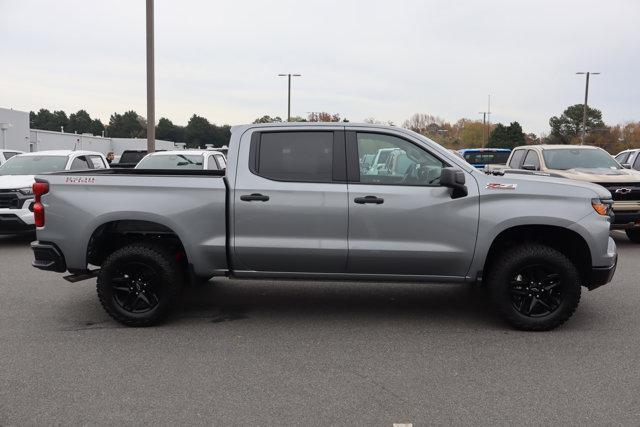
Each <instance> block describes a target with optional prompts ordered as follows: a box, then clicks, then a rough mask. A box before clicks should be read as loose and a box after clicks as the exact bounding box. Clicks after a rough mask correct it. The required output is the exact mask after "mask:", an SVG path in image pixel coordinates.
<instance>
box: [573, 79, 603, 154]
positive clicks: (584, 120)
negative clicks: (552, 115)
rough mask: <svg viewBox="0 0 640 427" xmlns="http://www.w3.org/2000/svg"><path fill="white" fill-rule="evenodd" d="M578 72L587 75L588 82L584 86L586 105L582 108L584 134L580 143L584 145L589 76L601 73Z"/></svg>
mask: <svg viewBox="0 0 640 427" xmlns="http://www.w3.org/2000/svg"><path fill="white" fill-rule="evenodd" d="M576 74H585V75H586V82H585V87H584V107H583V109H582V135H580V145H584V137H585V134H586V133H587V101H588V100H589V76H590V75H594V76H595V75H598V74H600V73H594V72H591V71H578V72H577V73H576Z"/></svg>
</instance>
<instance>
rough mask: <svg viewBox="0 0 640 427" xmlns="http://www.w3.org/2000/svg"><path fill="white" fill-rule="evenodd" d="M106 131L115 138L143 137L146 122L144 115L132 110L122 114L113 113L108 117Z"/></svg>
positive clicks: (145, 130)
mask: <svg viewBox="0 0 640 427" xmlns="http://www.w3.org/2000/svg"><path fill="white" fill-rule="evenodd" d="M107 133H108V135H109V136H112V137H115V138H145V137H146V136H147V123H146V120H145V119H144V117H142V116H140V115H139V114H138V113H136V112H135V111H133V110H131V111H127V112H125V113H124V114H118V113H113V114H112V115H111V117H110V118H109V125H108V126H107Z"/></svg>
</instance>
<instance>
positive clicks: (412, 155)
mask: <svg viewBox="0 0 640 427" xmlns="http://www.w3.org/2000/svg"><path fill="white" fill-rule="evenodd" d="M383 148H393V149H394V150H393V155H392V156H390V158H389V161H388V162H387V163H386V164H385V166H384V168H383V169H379V170H373V169H366V168H363V167H359V165H360V164H362V162H361V161H360V159H363V158H365V156H367V155H368V154H370V153H374V152H376V151H378V150H380V149H383ZM347 161H348V175H349V260H348V272H349V273H355V274H373V275H418V276H431V277H443V276H447V277H463V276H465V275H466V273H467V271H468V269H469V266H470V264H471V260H472V258H473V251H474V247H475V242H476V233H477V228H478V209H479V205H478V188H477V184H476V182H475V179H474V178H473V177H472V175H471V174H468V173H466V172H465V173H466V174H467V176H466V180H467V187H468V190H469V194H468V195H467V196H466V197H462V198H457V199H452V198H451V195H450V190H449V189H448V188H445V187H441V186H440V184H439V180H440V174H441V171H442V168H443V167H445V166H449V165H448V164H447V163H446V162H445V161H443V160H442V159H441V158H439V157H438V155H436V154H434V153H432V152H430V151H429V150H428V149H427V147H426V146H425V145H423V144H420V143H418V142H417V141H415V140H411V139H409V138H408V137H406V136H403V135H402V134H399V133H398V134H392V133H387V131H385V132H381V133H371V132H370V131H366V130H363V131H362V132H354V131H348V132H347Z"/></svg>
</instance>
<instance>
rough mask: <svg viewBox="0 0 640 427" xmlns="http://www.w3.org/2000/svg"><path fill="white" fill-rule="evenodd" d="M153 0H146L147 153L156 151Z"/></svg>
mask: <svg viewBox="0 0 640 427" xmlns="http://www.w3.org/2000/svg"><path fill="white" fill-rule="evenodd" d="M153 37H154V35H153V0H147V152H149V153H152V152H154V151H156V87H155V67H154V62H155V61H154V43H153Z"/></svg>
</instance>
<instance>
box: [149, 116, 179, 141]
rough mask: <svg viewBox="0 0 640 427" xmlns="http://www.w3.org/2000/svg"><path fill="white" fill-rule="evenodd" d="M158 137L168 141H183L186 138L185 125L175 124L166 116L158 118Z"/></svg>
mask: <svg viewBox="0 0 640 427" xmlns="http://www.w3.org/2000/svg"><path fill="white" fill-rule="evenodd" d="M156 138H158V139H164V140H167V141H174V142H178V141H182V140H183V139H184V127H182V126H178V125H174V124H173V122H172V121H171V120H169V119H167V118H165V117H162V118H161V119H160V120H158V125H157V126H156Z"/></svg>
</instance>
